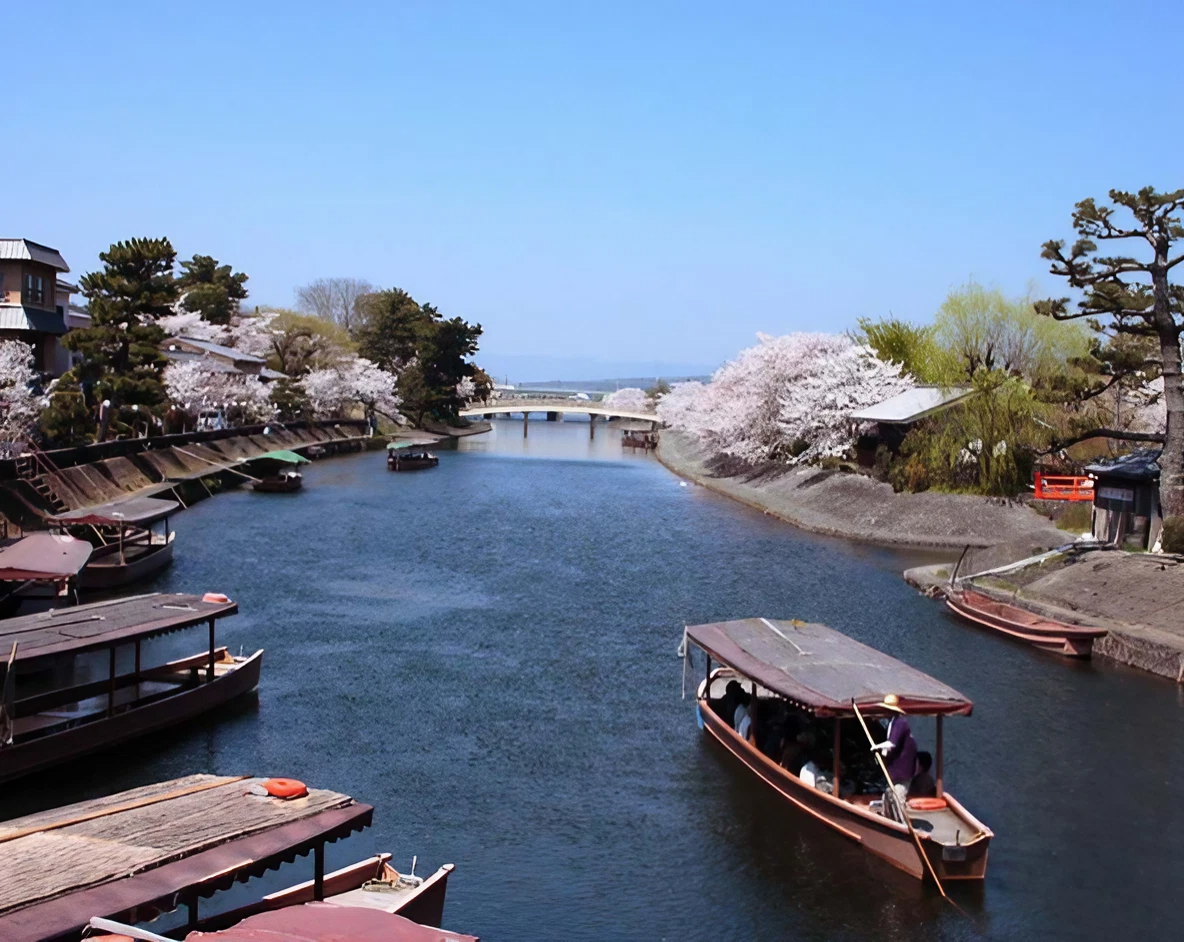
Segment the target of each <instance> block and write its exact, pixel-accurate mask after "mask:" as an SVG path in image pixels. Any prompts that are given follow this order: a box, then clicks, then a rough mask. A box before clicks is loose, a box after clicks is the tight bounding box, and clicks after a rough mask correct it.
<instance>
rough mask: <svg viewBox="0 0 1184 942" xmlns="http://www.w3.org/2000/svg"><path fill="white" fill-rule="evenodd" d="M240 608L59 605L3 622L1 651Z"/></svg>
mask: <svg viewBox="0 0 1184 942" xmlns="http://www.w3.org/2000/svg"><path fill="white" fill-rule="evenodd" d="M76 542H83V541H82V540H78V541H76ZM86 545H87V546H89V545H90V544H89V543H88V544H86ZM237 611H238V603H237V602H230V601H227V602H206V601H204V600H203V598H202V596H200V595H182V594H177V595H166V594H164V593H161V592H154V593H152V594H150V595H136V596H132V597H131V598H123V599H113V600H110V601H107V602H91V603H90V604H89V605H74V606H70V607H67V608H55V609H51V610H50V611H48V612H38V613H37V614H35V615H21V616H19V617H17V618H5V619H3V620H2V621H0V651H3V652H4V655H7V653H8V651H9V650H10V649H11V647H12V643H13V642H14V641H16V642H17V643H18V647H17V655H16V659H17V660H18V661H28V660H31V659H33V658H37V657H47V656H50V655H58V654H78V653H81V652H83V651H93V650H97V649H99V648H106V647H110V646H111V645H113V644H117V643H122V642H124V641H133V640H135V639H137V638H151V637H155V636H156V635H163V634H168V633H169V632H172V631H180V630H181V629H182V628H189V627H192V626H193V625H200V624H202V623H204V622H207V621H209V620H210V619H211V618H224V617H225V616H227V615H233V614H234V613H235V612H237ZM0 938H3V934H2V933H0Z"/></svg>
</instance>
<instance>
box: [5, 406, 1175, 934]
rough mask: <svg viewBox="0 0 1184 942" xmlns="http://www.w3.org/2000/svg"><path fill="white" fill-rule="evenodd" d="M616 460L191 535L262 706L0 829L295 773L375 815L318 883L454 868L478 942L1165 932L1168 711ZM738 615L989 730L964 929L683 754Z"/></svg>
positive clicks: (722, 773) (253, 502) (956, 730)
mask: <svg viewBox="0 0 1184 942" xmlns="http://www.w3.org/2000/svg"><path fill="white" fill-rule="evenodd" d="M616 435H617V433H616V432H615V431H614V430H611V427H609V428H605V427H598V428H597V431H596V438H595V439H593V440H592V441H591V442H590V441H589V439H588V426H587V424H586V423H576V422H565V423H546V422H544V421H541V420H532V422H531V423H530V435H529V438H528V439H527V440H526V442H523V440H522V426H521V423H520V422H513V421H496V422H494V432H493V433H492V434H490V435H487V436H480V437H474V438H470V439H466V440H464V441H462V442H461V443H460V445H459V448H458V449H457V450H444V451H442V452H441V460H440V466H439V467H438V468H436V469H432V470H427V471H422V472H415V473H402V474H391V473H389V472H387V471H386V470H385V467H384V455H382V454H381V453H377V452H373V453H367V454H362V455H357V456H350V457H343V458H339V459H331V460H325V461H321V462H316V463H314V464H313V465H311V466H310V467H309V468H308V469H307V470H306V474H305V484H306V487H305V490H304V492H302V493H300V494H296V495H265V494H255V493H253V492H250V491H236V492H232V493H227V494H224V495H220V496H218V497H217V498H216V499H214V500H209V501H205V502H203V503H201V504H198V505H196V506H195V507H193V508H191V509H190V510H188V511H186V512H185V513H184V514H182V515H180V516H179V517H178V518H177V519H176V526H177V530H178V537H177V540H178V543H177V562H176V564H175V566H174V567H173V568H172V569H171V570H170V571H169V572H168V573H166V574H165V575H164V576H163V577H162V578H161V580H160V582H159V586H158V587H159V588H161V589H164V590H168V591H179V590H187V591H196V592H202V591H207V590H210V591H221V592H226V593H227V594H228V595H230V596H231V597H233V598H235V599H236V600H238V601H239V602H240V604H241V607H242V614H240V615H238V616H236V617H234V618H230V619H226V620H225V621H224V622H222V623H221V626H220V628H219V639H220V643H224V644H227V645H229V646H230V647H231V649H232V650H234V651H237V650H239V648H240V646H241V647H245V648H246V649H247V650H253V649H254V648H256V647H264V648H266V651H267V654H266V656H265V658H264V666H263V679H262V685H261V688H260V691H259V694H258V700H257V702H256V703H252V704H247V705H245V706H241V707H239V708H238V709H235V710H229V711H225V712H224V713H223V714H221V715H220V717H219V721H218V722H217V723H207V722H202V723H196V724H193V725H191V726H188V727H185V728H184V729H182V730H180V731H179V732H172V733H169V734H167V735H162V736H156V737H153V738H151V739H149V740H145V741H143V742H142V743H140V744H138V745H137V746H135V747H132V748H128V749H125V750H122V751H120V752H117V753H112V754H107V755H105V756H103V757H101V758H99V759H95V760H93V761H91V762H89V763H85V764H78V765H75V766H72V767H70V768H68V769H65V770H62V771H59V772H57V773H54V774H52V775H46V776H41V777H39V778H37V779H35V780H32V781H30V782H27V783H24V784H23V785H21V784H18V785H17V786H16V787H15V788H9V789H7V790H6V791H3V792H0V814H3V815H5V816H7V815H10V814H15V813H17V812H18V811H22V810H28V809H30V808H33V807H48V806H52V805H54V804H58V803H62V802H65V801H74V800H79V799H81V798H84V797H89V796H92V795H96V794H102V793H106V792H108V791H113V790H117V789H120V788H128V787H132V786H134V785H138V784H142V783H144V782H148V781H154V780H158V779H162V778H168V777H173V776H177V775H182V774H186V773H190V772H196V771H213V772H220V773H242V772H261V773H267V774H273V775H291V776H295V777H298V778H301V779H304V780H306V781H308V782H311V783H314V784H317V785H321V786H326V787H331V788H336V789H339V790H341V791H344V792H347V793H349V794H352V795H354V796H356V797H357V798H359V799H360V800H363V801H367V802H369V803H371V804H373V805H374V806H375V808H376V811H375V818H374V822H375V823H374V827H373V828H371V829H370V830H369V831H367V832H365V833H363V834H361V835H356V836H354V837H352V838H350V839H349V840H347V841H342V842H339V843H338V844H335V845H333V846H331V847H330V848H329V852H328V857H329V861H328V862H329V864H330V865H331V866H340V865H342V864H344V863H346V862H349V861H351V860H356V859H359V858H360V857H362V856H364V855H366V854H369V853H371V852H373V851H374V850H379V849H382V850H390V851H393V852H394V853H395V856H396V861H397V862H398V863H400V864H402V865H403V866H406V865H407V863H408V862H409V860H410V857H411V855H412V854H417V855H419V859H420V868H421V869H420V872H423V869H424V868H426V867H431V866H435V865H437V864H439V863H443V862H446V861H452V862H455V863H456V864H457V872H456V875H455V877H454V878H453V881H452V883H451V885H450V888H449V899H448V905H447V909H446V923H447V924H448V925H449V926H452V927H455V928H457V929H460V930H468V931H471V932H474V933H477V934H480V935H481V937H482V938H483V939H486V940H488V942H499V940H530V939H553V938H560V937H561V938H564V939H575V940H605V939H629V940H632V939H638V940H655V939H670V940H675V939H678V940H682V939H721V940H723V939H784V938H794V939H819V940H834V939H844V940H845V939H868V940H871V939H876V940H879V939H901V940H904V939H966V940H971V939H980V938H998V939H1022V938H1036V937H1039V938H1057V939H1060V938H1064V939H1079V938H1098V937H1107V938H1127V937H1136V936H1140V937H1143V938H1168V937H1173V936H1174V935H1176V934H1177V932H1178V929H1177V921H1178V917H1177V913H1176V910H1175V907H1174V905H1173V903H1174V899H1175V893H1176V889H1177V887H1178V886H1179V885H1180V883H1181V881H1182V880H1184V855H1181V854H1180V853H1179V852H1178V850H1177V849H1176V846H1175V842H1174V841H1173V835H1174V834H1176V833H1177V832H1178V830H1179V828H1180V826H1181V824H1182V823H1184V821H1182V819H1184V812H1182V811H1181V802H1180V801H1179V787H1178V786H1179V783H1180V782H1182V781H1184V750H1181V749H1180V742H1179V733H1178V732H1177V730H1178V729H1179V726H1180V722H1181V719H1182V706H1181V703H1180V700H1179V694H1178V692H1177V690H1176V688H1175V687H1174V686H1173V685H1172V684H1169V683H1165V682H1163V681H1161V680H1159V679H1156V678H1153V677H1149V676H1146V675H1143V674H1139V673H1137V672H1134V671H1127V670H1121V669H1117V668H1115V667H1113V666H1108V665H1105V664H1103V663H1100V662H1099V663H1095V664H1086V665H1071V664H1067V663H1065V662H1064V661H1062V660H1060V659H1056V658H1052V657H1049V656H1047V655H1044V654H1041V653H1040V652H1036V651H1033V650H1031V649H1029V648H1026V647H1024V646H1021V645H1017V644H1013V643H1011V642H1009V641H1007V640H1006V639H1003V638H1000V637H996V636H994V635H992V634H989V633H987V632H985V631H979V630H976V629H975V628H972V627H969V626H967V625H965V624H962V623H959V622H956V621H954V620H953V619H951V618H949V617H947V616H946V614H945V613H944V612H943V610H942V609H941V608H940V607H939V606H937V605H936V604H934V603H933V602H931V601H929V600H928V599H924V598H921V597H919V596H918V595H917V594H916V593H915V592H913V591H912V590H911V589H909V588H908V586H906V585H905V584H904V583H903V582H902V581H901V579H900V576H899V571H900V569H901V568H902V567H903V565H904V564H905V560H906V559H907V558H908V557H905V556H902V555H900V554H897V553H894V552H892V551H889V550H885V549H880V548H869V547H861V546H855V545H852V544H847V543H843V542H841V541H836V540H828V539H821V538H817V537H813V536H810V535H808V534H804V533H802V532H800V531H797V530H794V529H793V528H791V527H788V526H786V525H784V524H780V523H778V522H776V521H774V520H771V519H770V518H768V517H766V516H764V515H762V514H759V513H755V512H753V511H751V510H749V509H747V508H745V507H742V506H740V505H737V504H735V503H733V502H730V501H727V500H725V499H722V498H719V497H717V496H715V495H713V494H712V493H710V492H708V491H706V490H704V489H703V488H699V487H694V486H686V487H684V486H682V482H680V481H679V480H678V479H677V478H675V477H674V476H673V475H671V474H670V473H669V472H667V471H666V470H665V469H664V468H662V467H661V465H660V464H658V463H657V462H656V461H655V460H654V459H653V457H652V456H651V455H645V454H642V453H638V454H636V455H633V454H631V453H624V454H623V453H622V451H621V447H620V444H619V440H617V438H616ZM524 457H529V458H530V459H532V460H521V459H522V458H524ZM588 459H593V460H588ZM745 615H769V616H773V617H799V618H804V619H811V620H818V621H822V622H825V623H827V624H830V625H832V626H834V627H836V628H839V629H841V630H843V631H845V632H847V633H849V634H851V635H852V636H854V637H856V638H858V639H860V640H862V641H865V642H867V643H869V644H872V645H874V646H876V647H879V648H882V649H884V650H886V651H888V652H890V653H892V654H894V655H896V656H898V657H901V658H902V659H904V660H906V661H908V662H909V663H912V664H914V665H916V666H917V667H919V668H921V669H922V670H926V671H929V672H931V673H933V674H935V675H936V676H938V677H939V678H941V679H942V680H944V681H946V682H948V683H950V684H951V685H952V686H954V687H956V688H958V689H960V690H962V691H963V692H965V693H966V694H967V695H969V696H970V697H971V698H972V699H974V701H975V704H976V707H975V712H974V716H973V717H970V718H967V719H956V720H953V721H951V722H950V723H948V724H947V727H946V730H947V743H946V748H947V780H948V784H949V787H950V788H951V790H952V791H953V792H954V794H956V795H957V796H958V798H959V799H961V800H962V801H963V802H964V803H965V804H966V805H967V806H968V807H969V808H970V810H971V811H973V812H974V813H975V814H976V815H978V816H979V817H980V818H981V819H982V820H983V821H985V822H986V823H987V824H988V825H989V826H991V827H992V828H993V829H994V831H995V833H996V839H995V841H994V843H993V844H992V849H991V859H990V865H989V867H988V878H987V880H986V883H985V886H983V887H981V888H968V887H958V888H956V890H955V896H956V899H957V902H958V905H959V907H960V908H961V911H959V910H956V909H955V908H954V907H953V906H950V905H949V904H947V903H943V902H942V901H941V899H940V898H939V897H937V895H936V894H935V892H934V891H933V890H932V889H929V888H924V887H921V886H920V885H919V884H917V883H916V882H914V881H911V880H910V879H908V878H907V877H904V876H902V875H900V874H898V873H897V872H896V871H895V870H893V869H891V868H890V867H889V866H888V865H886V864H883V863H881V862H878V861H876V860H874V859H871V858H870V857H869V855H867V854H865V853H863V852H861V851H860V849H859V848H858V847H857V846H856V845H853V844H849V843H847V842H845V841H843V840H840V839H839V838H837V837H836V836H835V835H834V834H833V833H831V832H829V831H827V830H825V829H823V828H822V827H820V826H818V825H816V824H814V823H812V822H810V821H808V820H803V818H802V817H800V816H798V815H795V814H792V813H790V812H788V811H787V809H786V808H785V807H784V805H783V804H782V803H781V802H779V801H778V800H776V799H775V797H774V796H773V795H772V794H771V792H770V791H769V790H768V789H767V788H765V787H764V786H763V785H761V784H760V783H758V782H755V781H753V780H752V779H751V777H750V776H749V775H747V774H745V773H743V772H742V771H741V770H740V769H738V768H737V767H736V764H735V763H734V761H732V760H730V758H729V757H728V756H727V755H726V754H724V753H723V752H722V750H721V749H719V748H717V747H716V746H714V745H712V744H711V743H710V742H709V741H707V740H706V739H705V738H704V736H703V734H702V733H700V732H699V731H698V730H697V729H696V726H695V720H694V706H693V704H692V703H690V702H689V701H684V700H682V699H681V698H680V686H681V680H682V677H681V665H680V662H679V661H678V660H677V658H676V657H675V649H676V647H677V644H678V641H679V638H680V636H681V631H682V627H683V625H685V624H694V623H699V622H705V621H712V620H717V619H724V618H731V617H739V616H745ZM159 644H160V650H159V651H158V652H157V653H158V654H159V655H160V656H161V657H162V658H163V657H165V656H178V655H181V654H187V653H192V652H193V651H195V650H198V649H200V648H201V646H202V644H203V639H202V637H201V636H200V631H199V632H195V633H189V634H187V635H186V634H181V635H172V636H168V637H167V638H164V639H160V642H159ZM917 725H918V734H919V736H920V738H921V740H922V748H931V747H932V742H931V741H930V740H931V738H932V733H931V724H928V723H918V724H917ZM1152 822H1154V823H1152ZM307 866H308V863H307V861H303V862H300V864H299V866H297V867H296V868H295V870H292V869H288V870H286V871H281V873H280V874H274V873H273V874H269V875H268V876H267V878H266V880H264V881H260V882H258V883H254V884H252V885H250V886H249V887H246V888H244V887H238V888H236V889H235V890H234V891H233V893H234V894H238V898H240V899H241V898H242V897H243V895H244V894H246V893H249V892H258V887H260V886H263V887H266V888H268V889H274V888H276V887H277V886H279V885H280V884H281V882H283V881H284V880H285V879H289V880H290V879H292V878H293V877H292V874H293V873H294V872H295V873H296V874H297V875H300V876H303V874H304V871H302V870H300V868H301V867H304V868H307ZM1133 901H1137V903H1136V902H1133Z"/></svg>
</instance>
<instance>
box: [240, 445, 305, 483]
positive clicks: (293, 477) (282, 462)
mask: <svg viewBox="0 0 1184 942" xmlns="http://www.w3.org/2000/svg"><path fill="white" fill-rule="evenodd" d="M308 463H309V461H308V459H307V458H305V457H304V456H303V455H298V454H296V452H294V451H289V450H288V449H286V448H279V449H276V450H275V451H268V452H264V453H263V454H262V455H259V456H258V457H255V458H251V459H250V460H249V464H250V466H251V470H252V471H256V472H258V473H259V474H261V475H262V477H260V478H259V479H258V480H256V481H253V482H252V485H251V486H252V487H253V488H254V489H255V490H257V491H262V492H264V493H270V494H286V493H291V492H292V491H298V490H300V488H302V487H303V486H304V475H302V474H301V473H300V472H299V471H297V470H295V466H297V465H302V464H308Z"/></svg>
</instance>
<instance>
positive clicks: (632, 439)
mask: <svg viewBox="0 0 1184 942" xmlns="http://www.w3.org/2000/svg"><path fill="white" fill-rule="evenodd" d="M621 444H622V445H623V446H624V447H625V448H642V449H645V450H646V451H649V450H650V449H653V448H657V447H658V433H657V432H642V431H639V430H637V429H626V430H625V431H624V432H622V433H621Z"/></svg>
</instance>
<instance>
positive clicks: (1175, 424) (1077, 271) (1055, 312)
mask: <svg viewBox="0 0 1184 942" xmlns="http://www.w3.org/2000/svg"><path fill="white" fill-rule="evenodd" d="M1110 199H1111V201H1112V202H1113V203H1115V204H1116V205H1117V207H1119V208H1121V209H1122V210H1125V213H1123V214H1122V218H1116V212H1117V210H1116V209H1115V207H1111V206H1099V205H1098V204H1097V203H1096V202H1095V201H1094V200H1092V199H1087V200H1082V201H1081V202H1080V203H1078V204H1077V206H1076V208H1075V209H1074V211H1073V228H1074V229H1076V230H1077V241H1075V242H1074V243H1073V246H1072V248H1071V249H1070V250H1069V252H1068V253H1067V254H1066V252H1065V243H1064V241H1063V240H1059V239H1054V240H1051V241H1049V242H1046V243H1044V251H1043V252H1042V253H1041V255H1042V256H1043V257H1044V258H1046V259H1048V260H1049V261H1051V262H1052V267H1051V269H1050V270H1051V271H1052V273H1053V274H1054V275H1059V276H1061V277H1062V278H1065V279H1067V280H1068V282H1069V285H1070V287H1072V288H1076V289H1078V290H1080V291H1081V292H1083V296H1082V299H1081V300H1080V301H1078V303H1077V305H1076V307H1075V308H1071V307H1070V299H1069V298H1052V299H1049V300H1047V301H1042V302H1040V303H1039V304H1038V310H1039V311H1040V312H1041V313H1042V314H1046V315H1048V316H1049V317H1052V318H1055V319H1056V320H1072V319H1076V318H1090V319H1091V320H1092V321H1093V324H1094V326H1095V327H1097V328H1098V329H1100V330H1102V331H1104V332H1106V333H1108V334H1110V335H1112V336H1114V335H1119V336H1121V335H1128V336H1134V337H1150V338H1152V339H1153V340H1154V341H1155V342H1156V343H1157V344H1158V346H1159V364H1158V366H1159V370H1160V372H1161V374H1162V375H1163V399H1164V407H1165V411H1166V413H1167V425H1166V429H1165V431H1164V437H1163V444H1164V447H1163V454H1162V455H1161V457H1160V460H1159V467H1160V479H1159V500H1160V504H1161V506H1162V507H1163V512H1164V516H1165V517H1167V516H1181V515H1184V388H1182V387H1181V385H1180V332H1181V330H1184V287H1182V286H1180V285H1178V284H1172V283H1171V275H1172V270H1173V269H1174V268H1175V267H1176V266H1177V265H1179V264H1180V262H1182V261H1184V252H1179V251H1177V254H1176V255H1175V256H1174V257H1173V255H1172V251H1173V248H1174V247H1177V248H1178V245H1179V243H1180V242H1181V241H1182V240H1184V225H1182V224H1181V217H1180V209H1181V207H1182V206H1184V190H1175V191H1174V192H1171V193H1158V192H1156V191H1155V190H1154V189H1153V188H1152V187H1144V188H1143V189H1141V190H1139V192H1138V193H1126V192H1123V191H1121V190H1111V191H1110ZM1128 217H1129V218H1128ZM1099 242H1102V243H1115V248H1116V250H1117V249H1119V246H1122V247H1125V246H1127V245H1128V244H1131V243H1132V242H1133V244H1134V246H1135V247H1136V248H1137V249H1138V252H1139V257H1136V256H1135V255H1117V254H1114V255H1110V254H1106V255H1102V254H1099V249H1098V243H1099ZM1098 433H1099V434H1101V435H1110V436H1111V437H1115V438H1131V437H1133V436H1129V435H1124V434H1123V433H1121V432H1120V431H1118V430H1109V429H1099V430H1098ZM1145 437H1146V436H1140V438H1145Z"/></svg>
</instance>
